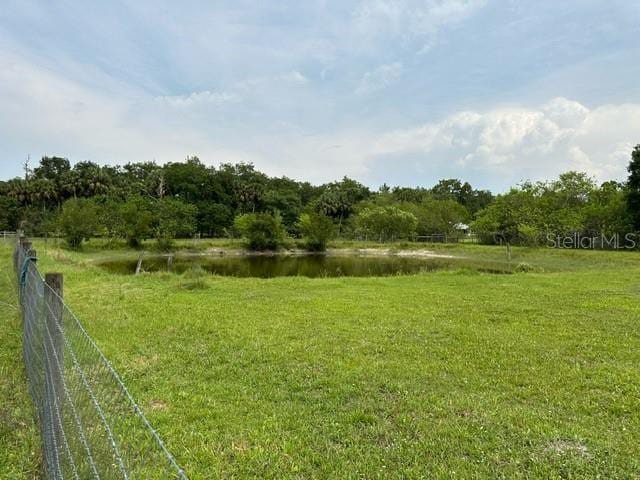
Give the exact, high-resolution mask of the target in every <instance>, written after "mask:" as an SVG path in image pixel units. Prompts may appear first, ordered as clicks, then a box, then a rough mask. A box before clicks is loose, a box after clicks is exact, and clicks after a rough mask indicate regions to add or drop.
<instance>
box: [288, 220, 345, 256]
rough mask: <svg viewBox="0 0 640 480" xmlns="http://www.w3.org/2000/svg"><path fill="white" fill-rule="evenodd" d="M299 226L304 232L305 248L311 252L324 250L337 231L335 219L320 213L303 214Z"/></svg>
mask: <svg viewBox="0 0 640 480" xmlns="http://www.w3.org/2000/svg"><path fill="white" fill-rule="evenodd" d="M297 226H298V229H299V230H300V232H301V233H302V236H303V239H304V246H305V248H306V249H307V250H309V251H311V252H324V251H325V250H326V249H327V242H328V241H329V240H331V239H332V238H333V237H334V236H335V233H336V227H335V225H334V224H333V221H332V220H331V219H330V218H329V217H327V216H326V215H322V214H320V213H305V214H303V215H301V216H300V220H299V221H298V225H297Z"/></svg>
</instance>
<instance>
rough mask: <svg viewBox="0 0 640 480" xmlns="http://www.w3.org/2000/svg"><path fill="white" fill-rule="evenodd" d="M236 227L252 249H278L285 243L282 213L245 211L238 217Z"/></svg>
mask: <svg viewBox="0 0 640 480" xmlns="http://www.w3.org/2000/svg"><path fill="white" fill-rule="evenodd" d="M234 227H235V229H236V230H237V231H238V232H239V233H240V234H241V235H242V236H243V237H244V238H245V239H246V241H247V246H248V247H249V249H251V250H277V249H278V248H280V247H281V246H282V245H283V244H284V240H285V238H286V231H285V229H284V227H283V226H282V218H281V217H280V215H278V214H275V215H272V214H270V213H245V214H242V215H239V216H237V217H236V219H235V222H234Z"/></svg>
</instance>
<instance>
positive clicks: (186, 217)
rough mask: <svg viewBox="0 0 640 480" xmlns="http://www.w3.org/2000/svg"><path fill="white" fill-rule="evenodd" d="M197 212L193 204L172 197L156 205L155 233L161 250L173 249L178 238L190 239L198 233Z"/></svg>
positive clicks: (159, 201)
mask: <svg viewBox="0 0 640 480" xmlns="http://www.w3.org/2000/svg"><path fill="white" fill-rule="evenodd" d="M196 214H197V210H196V207H194V206H193V205H191V204H188V203H185V202H183V201H181V200H178V199H176V198H171V197H165V198H163V199H161V200H158V201H157V202H156V204H155V219H154V224H155V225H154V228H153V233H154V235H155V237H156V240H157V241H158V245H159V246H160V248H162V249H164V250H166V249H169V248H171V246H172V245H173V240H174V239H175V238H176V237H183V238H184V237H188V236H190V235H193V234H194V233H195V231H196Z"/></svg>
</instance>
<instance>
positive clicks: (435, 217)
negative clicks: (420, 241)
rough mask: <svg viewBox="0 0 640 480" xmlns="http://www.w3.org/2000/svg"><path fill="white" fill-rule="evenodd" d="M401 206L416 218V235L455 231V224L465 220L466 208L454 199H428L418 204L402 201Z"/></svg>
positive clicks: (448, 233) (466, 215) (447, 233)
mask: <svg viewBox="0 0 640 480" xmlns="http://www.w3.org/2000/svg"><path fill="white" fill-rule="evenodd" d="M401 208H402V209H403V210H406V211H408V212H411V213H413V214H414V215H415V216H416V219H417V220H418V224H417V227H416V232H417V233H418V235H433V234H440V233H443V234H446V235H450V234H453V233H454V232H455V231H456V225H457V224H459V223H462V222H465V221H467V217H468V213H467V210H466V209H465V208H464V207H463V206H462V205H460V204H459V203H458V202H456V201H455V200H435V199H428V200H425V201H423V202H422V203H420V204H415V203H402V204H401Z"/></svg>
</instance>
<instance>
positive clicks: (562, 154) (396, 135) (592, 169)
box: [369, 98, 640, 183]
mask: <svg viewBox="0 0 640 480" xmlns="http://www.w3.org/2000/svg"><path fill="white" fill-rule="evenodd" d="M638 141H640V104H626V105H602V106H599V107H597V108H594V109H592V110H589V109H588V108H587V107H585V106H584V105H581V104H580V103H578V102H575V101H571V100H568V99H566V98H554V99H552V100H551V101H549V102H548V103H546V104H544V105H542V106H540V107H539V108H497V109H494V110H490V111H487V112H484V113H479V112H472V111H468V112H461V113H457V114H454V115H451V116H449V117H447V118H445V119H444V120H442V121H440V122H435V123H428V124H425V125H422V126H418V127H415V128H409V129H405V130H397V131H393V132H389V133H387V134H385V135H383V136H382V137H381V138H380V139H379V140H378V141H377V142H375V144H374V147H373V149H372V150H371V152H370V154H369V159H370V161H371V160H374V159H377V158H381V157H387V158H388V157H393V156H401V155H407V154H410V155H418V156H420V157H421V158H424V159H425V160H424V161H425V162H452V163H455V164H456V165H458V166H459V167H460V168H461V169H466V170H469V171H485V172H488V173H489V175H492V176H494V177H496V180H499V178H500V177H502V178H520V179H524V178H531V179H534V180H537V179H545V178H550V177H553V176H555V175H557V174H559V173H561V172H563V171H567V170H580V171H585V172H587V173H589V174H591V175H593V176H595V177H596V178H597V179H599V180H601V181H604V180H609V179H612V178H613V179H623V178H624V176H625V168H626V165H627V163H628V161H629V155H630V151H631V148H632V146H633V145H634V144H635V143H634V142H636V143H637V142H638ZM377 165H379V163H377ZM495 183H501V182H498V181H497V182H495Z"/></svg>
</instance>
